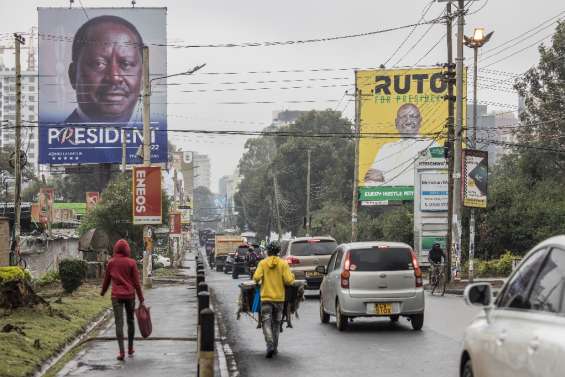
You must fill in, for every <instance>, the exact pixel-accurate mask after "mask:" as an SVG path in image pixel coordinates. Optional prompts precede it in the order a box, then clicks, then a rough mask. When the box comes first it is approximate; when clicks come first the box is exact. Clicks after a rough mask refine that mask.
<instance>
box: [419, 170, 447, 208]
mask: <svg viewBox="0 0 565 377" xmlns="http://www.w3.org/2000/svg"><path fill="white" fill-rule="evenodd" d="M448 183H449V177H448V175H447V174H438V173H436V174H433V173H424V174H420V195H421V196H420V210H421V211H447V209H448V203H447V197H448Z"/></svg>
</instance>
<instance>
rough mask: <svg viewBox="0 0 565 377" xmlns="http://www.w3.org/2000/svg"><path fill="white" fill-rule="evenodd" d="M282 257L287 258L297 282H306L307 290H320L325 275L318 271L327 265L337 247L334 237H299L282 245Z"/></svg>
mask: <svg viewBox="0 0 565 377" xmlns="http://www.w3.org/2000/svg"><path fill="white" fill-rule="evenodd" d="M282 247H283V248H282V250H281V257H282V258H285V259H286V261H287V262H288V265H289V266H290V270H291V271H292V273H293V274H294V277H295V278H296V279H297V280H304V281H305V282H306V285H305V288H306V289H319V288H320V284H321V283H322V279H323V277H324V275H322V274H321V273H319V272H317V271H316V267H317V266H319V265H326V264H327V263H328V262H329V260H330V256H331V254H332V253H333V252H334V250H335V249H336V247H337V242H336V241H335V239H333V238H332V237H299V238H295V239H292V240H288V242H285V243H283V244H282Z"/></svg>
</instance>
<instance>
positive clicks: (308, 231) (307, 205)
mask: <svg viewBox="0 0 565 377" xmlns="http://www.w3.org/2000/svg"><path fill="white" fill-rule="evenodd" d="M311 155H312V150H311V149H310V148H308V173H307V175H306V236H307V237H309V236H310V227H311V226H312V224H310V170H311V169H310V157H311Z"/></svg>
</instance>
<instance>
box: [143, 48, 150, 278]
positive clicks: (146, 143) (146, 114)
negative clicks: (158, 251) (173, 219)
mask: <svg viewBox="0 0 565 377" xmlns="http://www.w3.org/2000/svg"><path fill="white" fill-rule="evenodd" d="M142 58H143V165H144V166H151V130H150V128H149V125H150V119H149V118H150V109H149V103H150V102H149V100H150V96H151V93H150V91H151V83H150V82H149V47H147V46H143V55H142ZM149 232H150V228H149V226H148V225H144V226H143V245H144V247H143V249H144V250H143V286H144V287H146V288H151V286H152V282H151V278H150V277H149V268H150V264H151V258H152V256H151V250H148V249H149V247H148V245H149V242H147V241H148V240H146V239H145V238H146V237H147V236H148V235H149Z"/></svg>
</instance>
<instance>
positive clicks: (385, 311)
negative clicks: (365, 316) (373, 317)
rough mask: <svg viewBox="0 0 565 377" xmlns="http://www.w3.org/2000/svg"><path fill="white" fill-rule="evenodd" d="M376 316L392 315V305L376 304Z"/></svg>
mask: <svg viewBox="0 0 565 377" xmlns="http://www.w3.org/2000/svg"><path fill="white" fill-rule="evenodd" d="M375 314H377V315H392V314H393V313H392V304H375Z"/></svg>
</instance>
